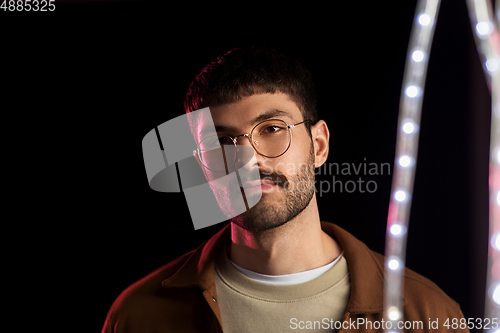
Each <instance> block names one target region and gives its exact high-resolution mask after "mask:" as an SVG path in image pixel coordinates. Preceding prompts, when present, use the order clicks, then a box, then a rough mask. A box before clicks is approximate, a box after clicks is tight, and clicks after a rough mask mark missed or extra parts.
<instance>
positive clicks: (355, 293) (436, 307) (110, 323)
mask: <svg viewBox="0 0 500 333" xmlns="http://www.w3.org/2000/svg"><path fill="white" fill-rule="evenodd" d="M322 229H323V230H324V231H325V232H326V233H328V234H329V235H330V236H332V237H334V238H335V239H337V241H338V242H339V243H340V245H341V246H342V248H343V250H344V256H345V258H346V260H347V264H348V267H349V273H350V278H351V296H350V299H349V303H348V305H347V309H346V312H345V314H344V316H343V319H342V320H343V321H344V324H343V329H342V330H341V331H342V332H351V331H352V332H354V331H356V332H375V331H378V332H381V331H382V329H379V330H376V329H375V328H374V327H373V329H369V328H370V327H369V326H368V325H366V324H365V325H360V326H358V327H357V329H356V326H355V324H354V323H357V320H358V318H363V319H365V320H366V321H368V320H369V321H371V322H373V323H374V324H373V326H376V325H377V323H375V322H378V323H381V322H382V319H383V305H384V304H383V303H384V301H383V299H384V284H385V281H384V257H383V256H382V255H380V254H378V253H375V252H373V251H371V250H370V249H368V247H367V246H366V245H365V244H364V243H363V242H361V241H359V240H358V239H356V238H355V237H354V236H352V235H351V234H349V233H348V232H347V231H345V230H344V229H342V228H340V227H338V226H336V225H335V224H332V223H327V222H322ZM229 231H230V228H229V225H228V226H226V227H225V228H224V229H222V230H221V231H220V232H219V233H217V234H216V235H214V236H213V237H212V238H211V239H209V240H208V241H207V242H205V243H204V244H202V245H201V246H200V247H199V248H198V249H196V250H194V251H191V252H189V253H187V254H185V255H183V256H181V257H179V258H177V259H176V260H174V261H172V262H170V263H168V264H167V265H165V266H163V267H161V268H159V269H157V270H156V271H154V272H153V273H151V274H150V275H148V276H146V277H144V278H143V279H141V280H139V281H137V282H136V283H134V284H133V285H131V286H130V287H128V288H127V289H126V290H125V291H124V292H123V293H122V294H121V295H120V296H119V297H118V298H117V299H116V301H115V302H114V303H113V305H112V306H111V309H110V310H109V313H108V316H107V318H106V322H105V324H104V327H103V329H102V333H111V332H116V333H153V332H155V333H160V332H181V333H190V332H204V333H205V332H222V328H221V319H220V311H219V306H218V304H217V291H216V290H215V285H214V260H215V257H216V254H217V252H218V251H219V250H220V249H221V248H222V246H223V244H224V242H225V241H226V240H227V239H228V237H229ZM404 286H405V287H404V300H403V304H404V320H405V321H407V322H408V321H409V322H413V321H421V322H422V324H423V329H413V330H412V329H410V330H408V331H421V332H424V331H425V332H430V331H433V332H445V331H463V332H468V329H465V330H460V329H458V330H453V329H452V326H451V324H452V322H453V319H454V318H456V319H457V320H458V322H460V318H463V315H462V312H461V310H460V306H459V305H458V304H457V303H456V302H454V301H453V300H452V299H451V298H449V297H448V296H447V295H446V294H445V293H444V292H443V291H442V290H441V289H439V287H437V286H436V285H435V284H434V283H433V282H431V281H430V280H428V279H426V278H424V277H422V276H421V275H419V274H417V273H415V272H413V271H412V270H410V269H406V270H405V281H404ZM447 319H448V323H449V324H450V326H449V329H448V328H447V327H446V326H444V324H445V322H446V320H447ZM360 320H361V319H360ZM436 320H438V322H437V323H438V327H437V329H434V328H435V327H432V328H433V329H430V328H429V325H430V324H431V323H432V322H434V324H436V322H435V321H436ZM360 323H361V321H360ZM409 326H410V325H409V324H408V327H409ZM414 327H416V326H414ZM458 327H459V325H458Z"/></svg>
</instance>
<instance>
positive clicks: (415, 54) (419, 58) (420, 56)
mask: <svg viewBox="0 0 500 333" xmlns="http://www.w3.org/2000/svg"><path fill="white" fill-rule="evenodd" d="M411 58H412V59H413V61H415V62H421V61H422V60H424V52H422V51H420V50H417V51H414V52H413V53H412V55H411Z"/></svg>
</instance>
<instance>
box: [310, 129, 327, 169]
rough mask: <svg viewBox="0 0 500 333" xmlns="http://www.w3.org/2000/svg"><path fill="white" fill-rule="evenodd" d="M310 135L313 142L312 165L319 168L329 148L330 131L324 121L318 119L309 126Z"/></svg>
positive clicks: (324, 160)
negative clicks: (313, 156)
mask: <svg viewBox="0 0 500 333" xmlns="http://www.w3.org/2000/svg"><path fill="white" fill-rule="evenodd" d="M311 136H312V141H313V144H314V155H315V159H314V167H315V168H319V167H320V166H322V165H323V163H325V162H326V159H327V158H328V152H329V149H330V144H329V140H330V131H329V130H328V126H327V125H326V123H325V121H323V120H320V121H318V122H317V123H316V124H314V125H313V126H311Z"/></svg>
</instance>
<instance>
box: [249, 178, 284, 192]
mask: <svg viewBox="0 0 500 333" xmlns="http://www.w3.org/2000/svg"><path fill="white" fill-rule="evenodd" d="M275 185H276V183H275V182H273V181H272V180H269V179H257V180H252V181H248V182H245V183H244V184H243V187H244V189H245V192H254V191H258V190H261V191H266V190H270V189H272V188H273V186H275Z"/></svg>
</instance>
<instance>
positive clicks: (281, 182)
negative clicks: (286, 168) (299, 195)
mask: <svg viewBox="0 0 500 333" xmlns="http://www.w3.org/2000/svg"><path fill="white" fill-rule="evenodd" d="M239 176H240V179H241V183H242V184H244V183H246V182H248V181H252V180H255V178H250V177H248V174H246V173H245V174H242V173H241V172H240V174H239ZM259 176H260V179H262V180H270V181H272V182H273V183H275V184H276V185H278V186H281V187H283V188H285V189H286V187H287V186H288V178H287V177H286V176H285V175H283V174H282V173H279V172H274V171H272V172H268V171H262V170H259Z"/></svg>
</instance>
